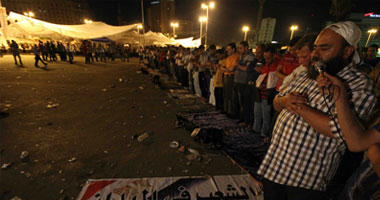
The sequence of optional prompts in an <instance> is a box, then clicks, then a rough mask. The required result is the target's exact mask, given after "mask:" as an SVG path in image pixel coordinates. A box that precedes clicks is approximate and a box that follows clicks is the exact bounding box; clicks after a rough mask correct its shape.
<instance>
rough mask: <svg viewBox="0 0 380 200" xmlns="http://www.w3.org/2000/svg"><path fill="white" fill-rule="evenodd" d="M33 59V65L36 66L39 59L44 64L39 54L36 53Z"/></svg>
mask: <svg viewBox="0 0 380 200" xmlns="http://www.w3.org/2000/svg"><path fill="white" fill-rule="evenodd" d="M34 60H35V62H34V66H36V67H38V62H39V61H41V62H42V63H43V64H44V65H46V63H45V62H44V61H43V60H42V59H41V57H40V56H38V55H35V56H34Z"/></svg>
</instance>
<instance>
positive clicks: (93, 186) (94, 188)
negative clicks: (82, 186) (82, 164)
mask: <svg viewBox="0 0 380 200" xmlns="http://www.w3.org/2000/svg"><path fill="white" fill-rule="evenodd" d="M114 182H115V181H96V182H92V183H90V185H89V186H88V187H87V190H86V192H85V193H84V195H83V197H82V199H81V200H87V199H89V198H91V197H92V196H93V195H94V194H96V193H97V192H98V191H99V190H101V189H103V188H105V187H107V186H108V185H110V184H112V183H114Z"/></svg>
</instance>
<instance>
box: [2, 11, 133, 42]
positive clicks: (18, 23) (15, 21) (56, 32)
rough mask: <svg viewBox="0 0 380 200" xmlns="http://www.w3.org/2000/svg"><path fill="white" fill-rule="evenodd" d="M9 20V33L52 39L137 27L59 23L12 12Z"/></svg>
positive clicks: (86, 36)
mask: <svg viewBox="0 0 380 200" xmlns="http://www.w3.org/2000/svg"><path fill="white" fill-rule="evenodd" d="M8 20H9V21H10V22H11V25H10V27H11V28H10V29H11V30H9V29H8V34H9V36H10V37H12V35H17V36H18V34H22V35H24V36H26V37H35V38H51V39H63V38H72V39H95V38H102V37H108V36H112V35H117V34H121V33H123V32H129V31H132V30H133V29H136V28H137V24H132V25H126V26H111V25H108V24H105V23H103V22H93V23H90V24H81V25H59V24H52V23H49V22H44V21H41V20H38V19H33V18H30V17H27V16H24V15H20V14H17V13H14V12H10V14H9V16H8Z"/></svg>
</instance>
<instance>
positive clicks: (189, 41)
mask: <svg viewBox="0 0 380 200" xmlns="http://www.w3.org/2000/svg"><path fill="white" fill-rule="evenodd" d="M175 41H176V43H178V44H180V45H182V46H183V47H186V48H191V47H199V45H201V39H196V40H194V38H193V37H189V38H183V39H176V40H175Z"/></svg>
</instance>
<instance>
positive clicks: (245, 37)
mask: <svg viewBox="0 0 380 200" xmlns="http://www.w3.org/2000/svg"><path fill="white" fill-rule="evenodd" d="M242 30H243V31H244V41H246V40H247V32H248V31H249V27H248V26H243V29H242Z"/></svg>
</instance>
